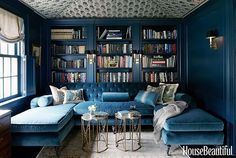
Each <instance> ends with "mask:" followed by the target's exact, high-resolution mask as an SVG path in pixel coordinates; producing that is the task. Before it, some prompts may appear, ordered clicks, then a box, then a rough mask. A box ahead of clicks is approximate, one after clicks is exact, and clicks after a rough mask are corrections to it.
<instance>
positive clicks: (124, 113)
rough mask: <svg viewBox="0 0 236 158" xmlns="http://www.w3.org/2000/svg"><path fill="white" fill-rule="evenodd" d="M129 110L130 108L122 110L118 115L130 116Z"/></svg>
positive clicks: (120, 116)
mask: <svg viewBox="0 0 236 158" xmlns="http://www.w3.org/2000/svg"><path fill="white" fill-rule="evenodd" d="M128 114H129V111H128V110H121V111H118V112H117V117H119V118H123V117H128Z"/></svg>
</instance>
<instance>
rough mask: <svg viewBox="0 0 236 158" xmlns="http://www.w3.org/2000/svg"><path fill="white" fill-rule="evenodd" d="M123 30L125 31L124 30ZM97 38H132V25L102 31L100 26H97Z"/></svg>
mask: <svg viewBox="0 0 236 158" xmlns="http://www.w3.org/2000/svg"><path fill="white" fill-rule="evenodd" d="M122 31H123V32H122ZM97 38H98V39H104V38H105V39H130V38H131V26H129V27H126V32H125V31H124V29H123V28H122V29H107V28H106V29H104V30H103V31H101V29H100V27H97Z"/></svg>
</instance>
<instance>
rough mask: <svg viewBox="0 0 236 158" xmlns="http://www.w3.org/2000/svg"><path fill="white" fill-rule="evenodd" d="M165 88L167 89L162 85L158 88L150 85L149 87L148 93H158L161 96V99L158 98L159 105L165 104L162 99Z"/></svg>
mask: <svg viewBox="0 0 236 158" xmlns="http://www.w3.org/2000/svg"><path fill="white" fill-rule="evenodd" d="M165 87H166V86H165V85H161V86H158V87H153V86H150V85H148V86H147V91H149V92H156V93H158V94H159V97H158V98H157V101H156V103H157V104H162V103H163V100H162V97H163V93H164V90H165Z"/></svg>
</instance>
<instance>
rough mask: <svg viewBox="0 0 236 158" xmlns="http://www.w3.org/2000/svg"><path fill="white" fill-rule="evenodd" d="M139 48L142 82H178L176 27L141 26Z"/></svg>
mask: <svg viewBox="0 0 236 158" xmlns="http://www.w3.org/2000/svg"><path fill="white" fill-rule="evenodd" d="M141 47H142V52H143V53H142V81H143V82H166V83H174V82H178V74H177V54H178V53H177V28H176V26H171V25H170V26H168V25H152V26H148V25H145V26H142V41H141Z"/></svg>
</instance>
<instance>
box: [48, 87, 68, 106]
mask: <svg viewBox="0 0 236 158" xmlns="http://www.w3.org/2000/svg"><path fill="white" fill-rule="evenodd" d="M49 87H50V89H51V93H52V97H53V104H54V105H58V104H62V103H63V101H64V92H65V90H67V88H66V87H65V86H64V87H61V88H60V89H58V88H57V87H54V86H51V85H50V86H49Z"/></svg>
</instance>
